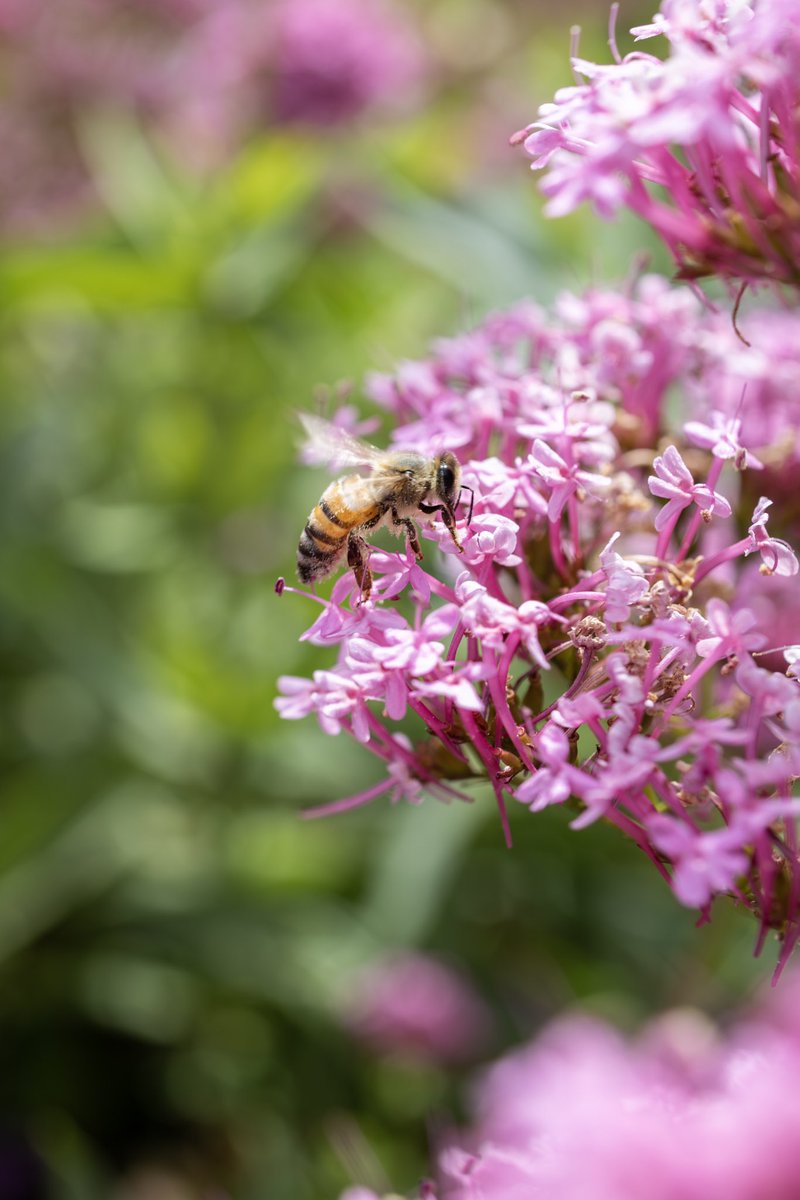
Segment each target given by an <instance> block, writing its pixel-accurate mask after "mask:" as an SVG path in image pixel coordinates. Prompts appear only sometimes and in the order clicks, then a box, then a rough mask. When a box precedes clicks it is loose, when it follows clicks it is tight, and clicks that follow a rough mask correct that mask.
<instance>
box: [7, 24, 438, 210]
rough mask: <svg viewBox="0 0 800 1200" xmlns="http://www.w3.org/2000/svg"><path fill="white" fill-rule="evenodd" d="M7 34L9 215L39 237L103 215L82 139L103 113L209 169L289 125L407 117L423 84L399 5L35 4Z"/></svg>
mask: <svg viewBox="0 0 800 1200" xmlns="http://www.w3.org/2000/svg"><path fill="white" fill-rule="evenodd" d="M0 31H2V33H3V41H2V44H1V45H0V70H2V74H3V110H2V113H0V141H2V144H3V160H2V164H0V215H2V216H3V219H4V225H5V226H6V227H13V228H14V229H25V230H28V229H30V230H35V231H40V230H42V229H44V228H47V227H52V226H53V225H54V224H55V225H56V227H57V226H58V225H59V224H60V225H63V226H66V225H67V224H68V223H69V222H70V221H71V220H73V219H75V218H76V217H78V216H80V215H81V214H83V213H85V212H88V211H90V210H91V208H92V206H93V205H94V206H96V204H97V197H96V195H95V193H94V188H93V180H92V174H91V171H90V169H89V166H88V164H87V161H86V160H85V158H84V155H83V152H82V148H81V137H80V128H81V125H82V124H83V123H85V121H86V120H87V118H89V117H92V116H94V115H96V114H97V113H98V112H100V113H102V112H104V111H106V110H110V111H111V112H112V113H114V114H118V113H119V112H127V113H128V114H130V115H131V116H132V117H133V118H135V120H136V121H137V122H139V123H143V124H144V126H145V127H146V129H147V130H148V132H150V133H152V134H154V135H156V136H158V138H159V141H160V143H161V145H162V147H165V148H169V149H170V150H171V152H172V154H173V155H174V156H175V158H176V159H177V160H179V161H180V162H181V163H182V164H183V165H184V166H189V167H192V168H199V169H208V168H210V167H211V166H214V165H216V164H218V163H219V162H220V161H224V160H225V159H226V158H228V157H230V156H231V155H232V154H234V153H236V151H237V150H238V149H239V148H241V146H242V145H243V144H244V142H245V140H246V139H247V138H248V137H252V136H254V135H255V136H258V135H259V134H261V133H262V132H264V131H266V130H267V129H269V128H274V127H275V126H279V125H282V124H284V123H286V122H301V123H303V124H305V125H313V126H318V127H319V126H322V127H324V128H325V129H326V130H329V129H330V128H331V127H333V126H336V125H341V124H342V123H346V122H351V121H353V120H354V119H355V118H357V117H359V116H362V115H363V114H366V113H368V112H372V111H377V110H395V109H398V108H401V109H402V108H405V107H408V105H409V104H410V103H413V102H414V100H415V99H416V98H417V96H418V94H419V92H418V86H417V85H420V84H421V83H422V81H423V80H424V77H425V74H426V71H427V61H426V59H425V55H424V53H423V49H422V45H421V42H420V39H419V37H418V35H417V33H416V31H415V27H414V24H413V21H412V19H411V17H410V15H409V14H408V12H407V11H406V10H405V9H404V8H403V7H402V5H399V4H396V3H394V2H393V0H129V2H126V3H117V4H114V3H105V2H104V0H59V2H58V3H57V4H56V3H48V2H47V0H29V2H28V3H11V4H8V3H7V4H6V5H5V6H4V7H3V8H0Z"/></svg>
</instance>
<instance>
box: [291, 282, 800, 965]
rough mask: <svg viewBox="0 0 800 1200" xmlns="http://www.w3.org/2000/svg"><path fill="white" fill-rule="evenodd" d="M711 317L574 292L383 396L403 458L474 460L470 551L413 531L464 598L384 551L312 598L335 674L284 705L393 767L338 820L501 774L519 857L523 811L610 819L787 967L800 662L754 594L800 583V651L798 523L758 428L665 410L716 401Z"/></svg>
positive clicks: (696, 903) (405, 375)
mask: <svg viewBox="0 0 800 1200" xmlns="http://www.w3.org/2000/svg"><path fill="white" fill-rule="evenodd" d="M696 303H697V302H696V301H695V300H694V298H693V297H692V296H691V295H688V296H687V294H686V293H685V292H682V291H681V290H680V289H672V288H669V287H668V286H667V285H666V284H664V283H663V282H660V281H656V280H653V279H645V280H643V281H642V282H641V284H640V285H639V287H638V289H634V290H633V291H631V292H630V293H629V294H625V293H602V292H599V293H590V294H588V295H586V296H583V297H565V298H563V299H562V301H561V302H560V305H559V312H558V315H557V317H556V318H555V319H553V318H550V317H548V315H547V314H545V313H544V312H542V311H541V310H540V309H538V308H537V307H535V306H533V305H523V306H520V307H518V308H516V309H514V310H512V311H510V312H506V313H503V314H500V315H495V316H492V317H490V318H489V319H488V320H487V321H486V322H485V323H484V324H483V325H482V326H481V327H479V328H478V329H476V330H475V331H473V332H472V333H469V334H466V335H464V336H462V337H458V338H455V339H450V340H446V341H441V342H439V343H437V344H436V346H435V348H434V353H433V355H432V357H431V358H430V359H429V360H428V361H425V362H417V363H406V364H404V365H403V366H401V367H400V369H399V370H398V372H397V374H396V375H394V376H391V377H385V376H380V377H375V378H373V379H372V380H371V383H370V391H371V394H372V396H373V397H374V398H375V399H376V400H377V401H378V402H379V403H382V404H383V405H384V406H386V407H388V408H389V409H390V410H391V411H392V413H393V416H394V419H395V422H396V427H395V430H394V434H393V439H394V442H395V444H396V445H397V446H398V447H412V448H415V449H419V450H422V451H424V452H425V453H426V454H431V455H433V454H435V453H436V452H440V451H441V450H442V449H445V448H447V449H450V450H453V451H455V452H457V454H458V455H459V458H460V460H461V462H462V465H463V469H464V482H465V484H467V485H468V486H469V487H470V488H472V489H473V490H474V509H473V513H472V518H471V520H470V522H469V524H467V523H466V520H465V516H464V512H463V508H462V518H461V521H460V529H459V532H460V537H461V539H462V542H463V553H461V554H459V553H458V552H457V550H456V547H455V546H454V544H453V541H452V539H451V538H450V535H449V534H448V533H447V530H446V529H445V527H444V526H443V525H442V524H441V523H440V522H439V521H437V520H436V518H435V517H432V518H430V519H428V520H426V519H425V518H424V517H422V515H420V517H421V523H422V525H423V528H422V532H423V536H424V537H425V538H426V539H427V540H428V542H429V543H430V542H434V543H438V545H439V548H440V550H441V551H442V553H443V554H444V556H445V562H446V568H445V572H444V579H441V578H439V577H437V576H435V575H434V574H432V573H430V572H429V570H428V569H427V567H428V565H429V561H426V563H425V565H424V566H423V565H420V563H418V562H417V561H416V559H415V557H414V555H413V553H412V552H411V550H410V549H407V551H406V552H405V553H387V552H384V551H382V550H377V549H375V550H373V552H372V554H371V556H370V567H371V570H372V572H373V574H374V576H375V583H374V587H373V591H372V595H371V597H370V599H369V601H368V602H366V603H361V602H360V599H361V598H360V593H359V589H358V588H357V587H356V585H355V582H354V579H353V575H352V573H351V572H346V573H345V574H344V575H343V576H342V577H341V578H340V579H339V580H338V581H337V582H336V584H335V586H334V588H333V593H332V596H331V599H330V600H329V601H325V600H322V599H320V598H319V597H316V596H314V597H310V599H312V600H313V601H314V602H316V603H317V604H319V606H320V609H321V611H320V613H319V616H318V617H317V619H316V620H315V621H314V623H313V625H312V626H311V627H310V629H309V630H308V631H307V633H306V634H305V635H304V636H305V638H307V639H308V640H309V641H311V642H313V643H315V644H317V645H321V646H328V647H330V648H331V649H335V650H336V652H337V660H336V662H335V663H334V664H333V665H331V666H330V667H328V668H326V669H323V670H319V671H317V672H315V674H314V675H313V677H312V678H310V679H305V678H298V677H288V678H283V679H282V680H280V690H281V692H282V693H283V694H282V696H281V697H280V698H279V699H278V700H277V702H276V703H277V706H278V708H279V710H280V712H281V713H282V715H283V716H284V717H287V718H290V719H297V718H301V717H305V716H307V715H310V714H315V715H316V716H317V718H318V720H319V722H320V724H321V726H322V728H323V729H324V730H325V731H326V732H327V733H330V734H337V733H340V732H345V733H346V734H349V735H350V736H352V737H354V738H356V739H357V740H359V741H360V742H362V743H363V744H364V745H365V746H366V747H367V748H368V749H369V750H370V751H372V753H374V754H375V755H377V756H378V757H379V758H380V759H382V760H383V761H384V763H385V764H386V778H385V779H384V780H383V781H382V782H380V783H378V784H376V785H375V786H374V787H372V788H370V789H368V790H367V791H365V792H363V793H361V794H360V795H358V796H354V797H350V798H349V799H347V800H343V801H337V802H335V803H333V804H330V805H327V806H325V808H324V809H322V810H318V811H320V812H335V811H342V810H345V809H347V808H350V807H353V806H355V805H357V804H361V803H366V802H368V801H370V800H371V799H373V798H375V797H376V796H378V795H380V794H382V793H386V792H389V793H390V795H391V797H392V799H393V800H399V799H406V800H408V801H410V802H412V803H419V802H420V801H421V800H422V799H423V796H424V795H425V794H426V793H427V794H430V795H434V796H438V797H440V798H442V799H451V798H457V797H461V798H465V799H466V798H467V796H468V792H465V786H468V784H469V781H471V780H476V779H479V780H488V782H489V784H490V785H491V788H492V790H493V792H494V795H495V797H496V802H497V805H498V808H499V811H500V816H501V820H502V823H503V827H504V829H505V833H506V837H507V839H508V840H509V841H510V830H509V823H508V815H507V811H506V809H507V801H508V800H509V799H510V800H512V801H513V802H514V803H515V804H519V805H524V806H525V807H527V808H528V809H530V810H531V811H532V812H537V811H539V810H541V809H543V808H545V807H548V806H552V805H566V806H567V808H568V810H569V813H570V819H571V822H572V825H573V826H574V827H575V828H576V829H580V828H583V827H585V826H588V825H590V824H592V823H593V822H594V821H596V820H599V819H604V820H606V821H610V822H612V823H613V824H614V825H616V826H617V827H618V828H619V829H620V830H621V831H622V832H623V833H624V834H626V835H627V836H628V837H630V838H632V839H633V841H634V842H635V843H636V844H637V845H638V846H639V847H640V849H641V850H642V851H643V852H644V853H645V854H646V855H647V856H648V857H649V858H650V860H651V861H652V862H653V864H654V866H655V867H656V869H657V870H658V871H659V872H660V874H661V875H662V876H663V877H664V878H665V879H666V880H667V881H668V882H669V884H670V886H671V887H672V889H673V891H674V893H675V895H676V896H677V898H678V899H679V900H680V901H681V902H682V903H684V904H686V905H689V906H692V907H697V908H699V909H700V910H701V912H703V913H704V914H707V913H708V911H709V909H710V906H711V904H712V901H713V900H714V898H715V897H716V896H718V895H721V894H725V895H729V896H732V897H734V898H735V899H736V900H738V901H739V902H740V903H742V904H744V905H746V906H748V907H749V908H750V909H751V910H752V911H753V913H754V914H755V916H756V918H757V920H758V922H759V925H760V930H761V935H760V936H761V937H762V938H763V936H764V935H765V934H766V933H767V931H768V930H770V929H772V930H776V931H777V932H778V933H779V935H781V937H782V938H783V949H782V952H781V960H780V961H781V963H783V962H784V961H785V959H786V957H788V954H789V952H790V951H791V948H792V946H793V945H794V943H795V941H796V939H797V937H798V936H799V935H800V864H799V863H798V853H797V815H798V810H800V799H797V798H795V796H794V795H793V786H794V782H795V780H796V779H797V778H798V776H800V678H798V676H799V675H800V671H799V670H798V655H799V654H800V652H798V651H797V650H791V649H789V650H784V649H783V648H782V644H778V645H776V642H775V640H774V637H773V636H772V630H771V628H769V627H767V628H762V627H760V626H759V617H758V605H757V604H756V603H755V600H756V598H757V591H758V588H753V589H752V590H749V591H748V593H747V596H746V597H743V596H742V595H741V593H739V592H738V589H737V583H738V580H739V579H740V578H741V576H742V572H743V570H744V569H746V568H748V567H749V565H750V563H751V562H752V561H756V562H758V563H759V567H760V570H759V572H758V573H757V576H756V578H757V580H758V581H759V586H760V587H761V588H762V589H763V590H764V591H765V592H766V591H767V590H768V589H769V587H770V586H771V585H772V584H785V585H787V586H789V587H790V588H792V589H794V590H793V591H792V593H791V594H792V596H793V603H792V605H791V611H792V612H793V613H794V622H793V623H794V627H795V630H796V632H795V633H794V635H793V636H792V638H791V643H792V644H794V643H800V619H799V618H798V613H800V603H798V599H800V594H799V593H798V589H797V571H798V562H797V558H796V557H795V554H794V552H793V550H792V548H791V546H790V545H789V543H788V542H787V541H786V539H785V538H784V537H783V536H781V534H782V533H784V532H785V530H784V529H783V528H782V525H783V524H785V523H786V522H785V520H784V518H785V517H786V515H787V509H786V508H785V507H784V506H782V505H781V503H776V504H775V505H772V503H771V501H770V499H768V498H767V497H766V496H765V495H763V494H762V492H761V489H760V477H761V476H762V475H764V474H765V472H763V471H762V470H761V461H760V459H761V454H762V449H761V445H760V439H759V436H758V428H759V414H758V412H757V411H753V410H750V409H749V408H748V405H747V403H746V402H745V403H744V404H742V403H740V404H739V406H738V409H735V410H733V411H730V410H729V411H723V410H721V409H716V408H712V409H711V411H707V410H706V412H705V415H704V416H703V417H702V418H697V417H696V418H695V419H693V420H688V421H686V420H680V421H678V422H677V424H676V423H674V422H673V420H672V418H671V417H669V413H670V409H671V405H672V404H673V403H674V401H670V403H669V404H668V399H669V397H670V396H672V395H673V393H675V392H676V391H677V392H679V393H682V394H683V395H684V396H691V395H692V393H693V390H694V389H698V388H701V387H702V386H703V379H704V381H705V388H706V394H707V395H709V396H711V397H714V398H716V394H717V391H718V388H717V385H716V378H715V371H716V362H715V360H716V359H721V358H722V357H723V351H722V340H723V330H722V329H721V328H720V327H718V326H717V325H716V324H715V322H714V319H713V318H710V317H706V318H702V317H701V316H699V314H698V311H697V310H696V307H695V306H696ZM701 311H702V310H701ZM704 321H705V322H706V323H705V324H704ZM727 338H728V346H729V348H730V347H731V346H738V347H739V349H740V350H741V351H742V353H744V348H743V347H741V344H740V343H737V341H736V338H735V335H734V333H733V332H732V330H730V328H728V331H727ZM709 347H711V348H709ZM767 351H768V346H766V345H765V346H764V347H761V352H762V353H764V352H767ZM748 353H751V354H753V355H755V354H756V353H757V351H756V350H755V349H753V350H752V351H749V352H748ZM786 353H787V354H788V351H787V352H786ZM798 353H800V344H798V345H797V346H796V348H795V355H797V354H798ZM765 361H766V360H765ZM709 364H713V365H709ZM751 365H752V364H751ZM705 370H707V371H708V374H707V375H705V377H704V371H705ZM729 370H735V365H730V364H729ZM768 372H769V367H768V366H765V368H764V374H765V377H766V375H767V374H768ZM765 386H766V384H765ZM794 403H795V404H796V400H795V401H794ZM780 419H783V420H786V422H787V428H788V427H790V426H791V418H790V417H789V415H788V414H786V413H784V416H783V417H782V418H780ZM670 429H672V432H670ZM795 452H796V447H795ZM751 476H755V478H756V486H755V487H752V486H746V485H745V482H744V481H747V480H748V479H749V477H751ZM431 558H433V560H434V562H435V556H432V555H431V553H430V549H428V550H427V551H426V560H430V559H431ZM287 590H288V589H287ZM398 599H401V600H402V601H403V603H401V604H398V603H396V601H397V600H398ZM751 600H752V601H753V603H752V604H751V603H750V601H751ZM766 651H770V652H771V653H772V658H771V659H770V660H769V662H770V665H772V666H774V665H775V660H776V659H777V663H778V666H779V670H777V671H776V670H768V669H767V667H766V665H765V662H766V660H765V658H764V657H763V656H764V654H765V652H766ZM408 717H411V718H413V720H412V721H410V722H409V723H404V724H403V725H402V727H400V726H399V725H398V723H399V722H405V719H406V718H408ZM412 737H415V738H416V739H417V740H416V742H413V741H412V740H411V738H412Z"/></svg>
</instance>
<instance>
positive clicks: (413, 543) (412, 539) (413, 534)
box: [392, 508, 422, 562]
mask: <svg viewBox="0 0 800 1200" xmlns="http://www.w3.org/2000/svg"><path fill="white" fill-rule="evenodd" d="M392 523H393V524H394V525H405V527H406V537H407V538H408V544H409V546H410V547H411V549H412V550H413V551H414V554H415V555H416V558H417V562H421V561H422V551H421V550H420V547H419V538H418V537H417V527H416V525H415V524H414V522H413V521H412V520H411V517H401V516H400V514H399V513H398V511H397V509H396V508H393V509H392Z"/></svg>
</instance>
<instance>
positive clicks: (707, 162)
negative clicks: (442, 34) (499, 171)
mask: <svg viewBox="0 0 800 1200" xmlns="http://www.w3.org/2000/svg"><path fill="white" fill-rule="evenodd" d="M617 8H618V5H614V9H613V15H612V23H613V20H614V19H615V16H616V9H617ZM631 33H632V34H633V36H634V38H635V40H636V41H637V42H644V41H647V40H648V39H651V38H654V37H663V38H666V40H667V43H668V56H667V57H666V59H665V60H662V59H660V58H657V57H656V56H655V55H653V54H650V53H647V52H646V51H644V50H640V49H637V50H635V51H633V52H632V53H630V54H627V55H625V56H624V57H622V56H621V55H620V53H619V51H618V50H617V47H616V44H615V41H614V37H613V33H612V37H611V49H612V51H613V52H614V57H615V62H613V63H611V64H610V65H597V64H595V63H592V62H587V61H586V60H584V59H582V58H579V57H578V56H577V55H575V56H574V57H573V59H572V66H573V70H574V71H575V73H576V75H578V76H581V77H582V81H581V82H578V83H577V84H574V85H572V86H568V87H564V88H562V89H561V90H560V91H559V92H557V93H556V96H555V99H554V101H553V102H552V103H547V104H544V105H542V106H541V107H540V109H539V119H538V120H537V121H535V122H534V123H533V124H532V125H530V126H529V127H528V129H527V130H522V131H520V133H519V134H516V135H515V136H514V139H513V140H514V141H523V140H524V142H525V148H526V149H527V151H528V153H529V154H530V155H531V156H532V158H533V160H534V162H533V166H534V167H535V168H539V169H544V170H545V176H544V179H543V182H542V190H543V191H544V193H545V194H546V195H547V196H548V197H549V201H548V209H547V211H548V212H549V213H550V214H551V215H554V216H557V215H560V214H563V213H566V212H569V211H571V210H572V209H573V208H575V207H576V206H577V205H579V204H580V203H582V202H583V201H584V200H589V201H591V202H592V204H593V205H594V207H595V209H596V210H597V211H598V212H599V213H600V214H601V215H602V216H605V217H612V216H613V215H614V213H616V212H617V211H618V210H619V209H620V208H622V207H628V208H630V209H632V210H633V211H634V212H636V213H638V214H639V216H641V217H642V218H644V220H645V221H647V222H648V224H649V225H651V226H652V227H653V229H655V230H656V231H657V232H658V233H659V234H660V235H661V237H662V238H663V239H664V241H665V242H666V244H667V246H668V248H669V250H670V252H671V253H672V255H673V257H674V258H675V260H676V262H677V263H678V265H679V267H680V273H681V275H682V276H683V277H684V278H698V277H701V276H706V275H718V276H722V277H725V278H728V279H733V280H741V281H754V280H756V281H757V280H766V281H769V282H775V283H783V284H791V285H794V286H797V285H798V283H800V272H798V261H800V120H799V119H798V112H800V3H798V0H754V3H753V5H752V7H751V6H749V5H747V4H745V3H743V2H742V0H710V2H709V0H664V3H663V4H662V6H661V9H660V11H659V12H658V13H657V14H656V16H655V17H654V18H653V20H652V22H651V23H650V24H648V25H641V26H638V27H636V28H634V29H632V30H631Z"/></svg>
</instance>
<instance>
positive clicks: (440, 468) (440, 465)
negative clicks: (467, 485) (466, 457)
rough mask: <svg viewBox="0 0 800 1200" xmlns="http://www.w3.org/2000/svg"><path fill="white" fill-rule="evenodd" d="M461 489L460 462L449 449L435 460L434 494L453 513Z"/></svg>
mask: <svg viewBox="0 0 800 1200" xmlns="http://www.w3.org/2000/svg"><path fill="white" fill-rule="evenodd" d="M460 491H461V464H460V463H459V461H458V459H457V458H456V456H455V454H451V453H450V452H449V451H448V452H447V453H446V454H443V455H442V456H441V458H439V459H437V462H436V495H437V496H438V497H439V499H440V500H441V502H442V504H444V505H445V507H446V508H448V509H449V511H450V513H451V514H453V513H455V508H456V505H457V504H458V495H459V492H460Z"/></svg>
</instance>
